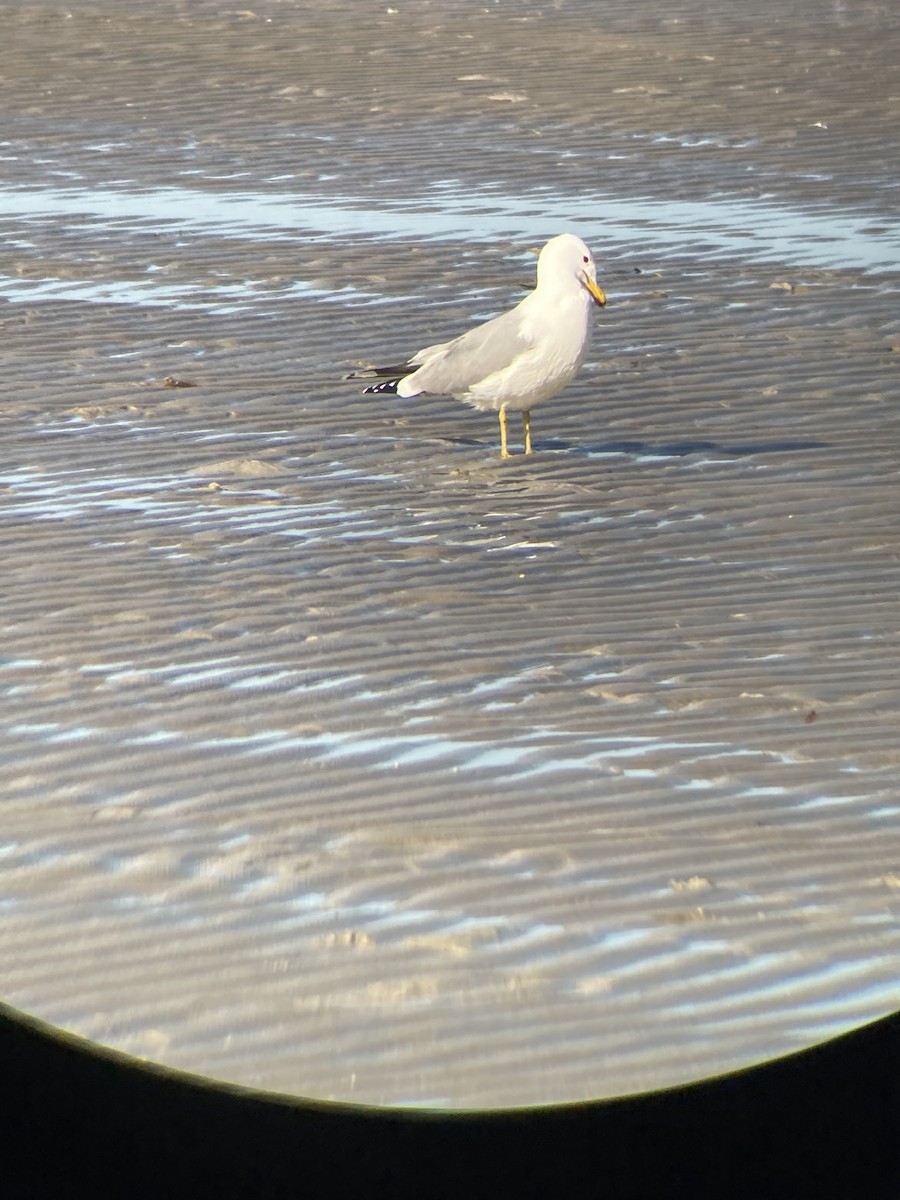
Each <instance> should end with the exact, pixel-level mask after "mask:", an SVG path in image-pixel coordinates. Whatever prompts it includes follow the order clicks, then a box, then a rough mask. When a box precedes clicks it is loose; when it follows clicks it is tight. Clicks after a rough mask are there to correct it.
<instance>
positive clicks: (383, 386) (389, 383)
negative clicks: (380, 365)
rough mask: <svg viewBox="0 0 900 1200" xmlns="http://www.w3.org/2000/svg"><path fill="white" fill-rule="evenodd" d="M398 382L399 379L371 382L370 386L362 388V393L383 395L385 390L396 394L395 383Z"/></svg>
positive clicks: (365, 394)
mask: <svg viewBox="0 0 900 1200" xmlns="http://www.w3.org/2000/svg"><path fill="white" fill-rule="evenodd" d="M399 382H400V380H399V379H383V380H382V381H381V383H373V384H372V386H371V387H367V388H363V395H364V396H371V395H376V396H377V395H383V394H384V393H385V392H389V393H391V394H392V395H396V394H397V384H398V383H399Z"/></svg>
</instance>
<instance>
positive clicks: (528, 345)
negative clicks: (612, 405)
mask: <svg viewBox="0 0 900 1200" xmlns="http://www.w3.org/2000/svg"><path fill="white" fill-rule="evenodd" d="M592 304H598V305H600V306H601V307H602V306H603V305H605V304H606V296H605V294H604V292H603V289H602V288H601V287H600V286H599V284H598V283H597V270H596V267H595V266H594V259H593V257H592V255H591V252H590V250H588V248H587V246H586V245H585V244H584V242H583V241H582V240H581V238H578V237H575V235H574V234H571V233H561V234H559V235H558V236H557V237H554V238H551V239H550V241H549V242H547V244H546V245H545V246H544V248H543V250H541V253H540V255H539V257H538V263H537V287H535V289H534V291H533V292H531V293H530V294H529V295H528V296H526V297H525V299H524V300H523V301H522V302H521V303H520V304H517V305H516V307H515V308H512V309H510V310H509V312H505V313H501V315H500V316H499V317H494V318H493V320H490V321H486V322H485V323H484V324H483V325H476V326H475V328H474V329H470V330H468V332H467V333H464V334H462V335H461V336H460V337H457V338H454V339H453V341H450V342H440V343H438V344H437V345H435V346H426V347H425V349H424V350H420V351H419V352H418V353H417V354H414V355H413V357H412V358H411V359H409V361H408V362H407V363H406V364H405V365H403V366H400V367H369V368H367V369H365V370H362V371H355V372H352V373H351V374H350V375H347V376H346V378H347V379H372V378H378V379H380V382H379V383H375V384H373V385H372V386H371V387H367V388H365V389H364V394H384V393H385V392H389V393H396V395H398V396H403V397H412V396H427V395H438V396H454V397H456V399H457V400H463V401H465V403H466V404H471V405H472V406H473V407H474V408H480V409H483V410H485V411H487V410H493V411H494V412H496V413H497V415H498V416H499V419H500V455H501V457H502V458H509V456H510V455H509V448H508V444H507V413H509V412H520V413H521V414H522V428H523V433H524V442H525V446H524V449H525V453H526V454H531V452H532V446H531V410H532V408H533V407H534V405H535V404H537V403H538V402H539V401H541V400H548V399H549V398H550V397H551V396H555V395H556V394H557V392H561V391H562V390H563V388H564V387H566V386H567V385H568V384H570V383H571V382H572V380H573V379H574V378H575V376H576V375H577V373H578V368H579V367H580V366H581V364H582V362H583V361H584V356H585V354H586V353H587V349H588V344H589V342H590V336H591V321H590V315H591V305H592Z"/></svg>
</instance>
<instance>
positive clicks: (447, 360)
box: [410, 306, 533, 396]
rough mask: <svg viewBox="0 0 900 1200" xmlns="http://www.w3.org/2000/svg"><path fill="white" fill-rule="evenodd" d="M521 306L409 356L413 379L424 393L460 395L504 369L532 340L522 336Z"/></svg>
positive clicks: (527, 347)
mask: <svg viewBox="0 0 900 1200" xmlns="http://www.w3.org/2000/svg"><path fill="white" fill-rule="evenodd" d="M519 307H520V306H517V307H516V308H513V309H511V310H510V311H509V312H505V313H502V314H501V315H500V316H499V317H494V319H493V320H492V321H487V322H485V324H484V325H476V327H475V328H474V329H470V330H469V331H468V332H467V333H464V334H463V335H462V336H461V337H458V338H455V339H454V340H453V341H452V342H442V343H441V344H440V345H437V346H427V347H426V348H425V349H424V350H420V351H419V353H418V354H416V355H415V356H414V357H413V358H411V359H410V366H414V367H417V368H418V369H417V370H416V371H415V373H414V377H413V378H411V380H410V382H411V383H413V384H414V385H415V386H416V388H417V389H418V390H419V391H421V392H435V393H439V394H441V395H445V396H460V395H463V394H464V393H465V392H467V391H468V390H469V388H470V387H472V386H473V385H474V384H476V383H480V382H481V381H482V379H487V377H488V375H493V374H494V372H495V371H502V370H503V369H504V368H505V367H508V366H509V365H510V363H512V362H513V361H514V360H515V359H517V358H518V357H519V355H520V354H523V353H524V352H525V351H526V350H529V349H531V347H532V345H533V343H532V341H531V340H530V339H529V338H525V337H523V336H522V332H521V325H522V314H521V313H520V311H519Z"/></svg>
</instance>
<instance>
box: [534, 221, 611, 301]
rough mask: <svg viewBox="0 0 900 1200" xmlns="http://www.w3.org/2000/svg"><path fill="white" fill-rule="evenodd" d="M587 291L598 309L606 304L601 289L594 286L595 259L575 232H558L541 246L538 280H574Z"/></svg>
mask: <svg viewBox="0 0 900 1200" xmlns="http://www.w3.org/2000/svg"><path fill="white" fill-rule="evenodd" d="M573 276H574V278H575V279H577V280H578V282H579V283H580V284H581V286H582V287H583V288H584V289H585V291H586V292H588V293H589V294H590V296H591V298H592V299H593V301H594V303H595V304H599V305H600V306H601V307H602V306H603V305H604V304H605V303H606V295H605V294H604V291H603V288H602V287H600V285H599V284H598V283H597V268H596V267H595V266H594V256H593V255H592V254H591V252H590V250H588V248H587V246H586V245H585V244H584V242H583V241H582V240H581V238H579V237H576V236H575V235H574V233H561V234H559V236H558V237H555V238H551V239H550V241H549V242H547V244H546V246H544V248H543V250H542V251H541V253H540V257H539V258H538V269H537V281H538V287H540V286H541V280H542V279H543V280H544V281H545V284H551V285H553V284H559V283H560V282H561V281H562V280H564V279H565V278H567V277H569V278H571V277H573Z"/></svg>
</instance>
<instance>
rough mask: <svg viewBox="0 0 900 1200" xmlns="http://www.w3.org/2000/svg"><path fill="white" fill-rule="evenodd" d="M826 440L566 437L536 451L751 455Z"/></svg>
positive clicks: (546, 441)
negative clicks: (732, 442)
mask: <svg viewBox="0 0 900 1200" xmlns="http://www.w3.org/2000/svg"><path fill="white" fill-rule="evenodd" d="M826 446H827V443H826V442H819V441H815V440H813V439H810V438H807V439H801V438H773V439H772V440H771V441H759V442H747V443H745V444H735V445H723V444H722V443H721V442H710V441H705V440H701V439H699V438H698V439H691V440H689V441H683V442H660V443H653V442H641V441H630V440H625V439H622V440H619V441H607V442H589V443H585V442H570V441H567V440H565V439H564V438H542V439H541V440H540V441H539V442H535V447H534V448H535V450H538V451H539V450H545V451H556V452H564V453H567V454H574V455H578V456H580V457H584V458H604V457H606V456H612V455H624V456H626V457H628V458H688V457H689V456H690V455H692V454H702V455H705V456H713V457H716V458H750V457H752V456H754V455H758V454H791V453H796V452H799V451H801V450H822V449H825V447H826Z"/></svg>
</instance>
